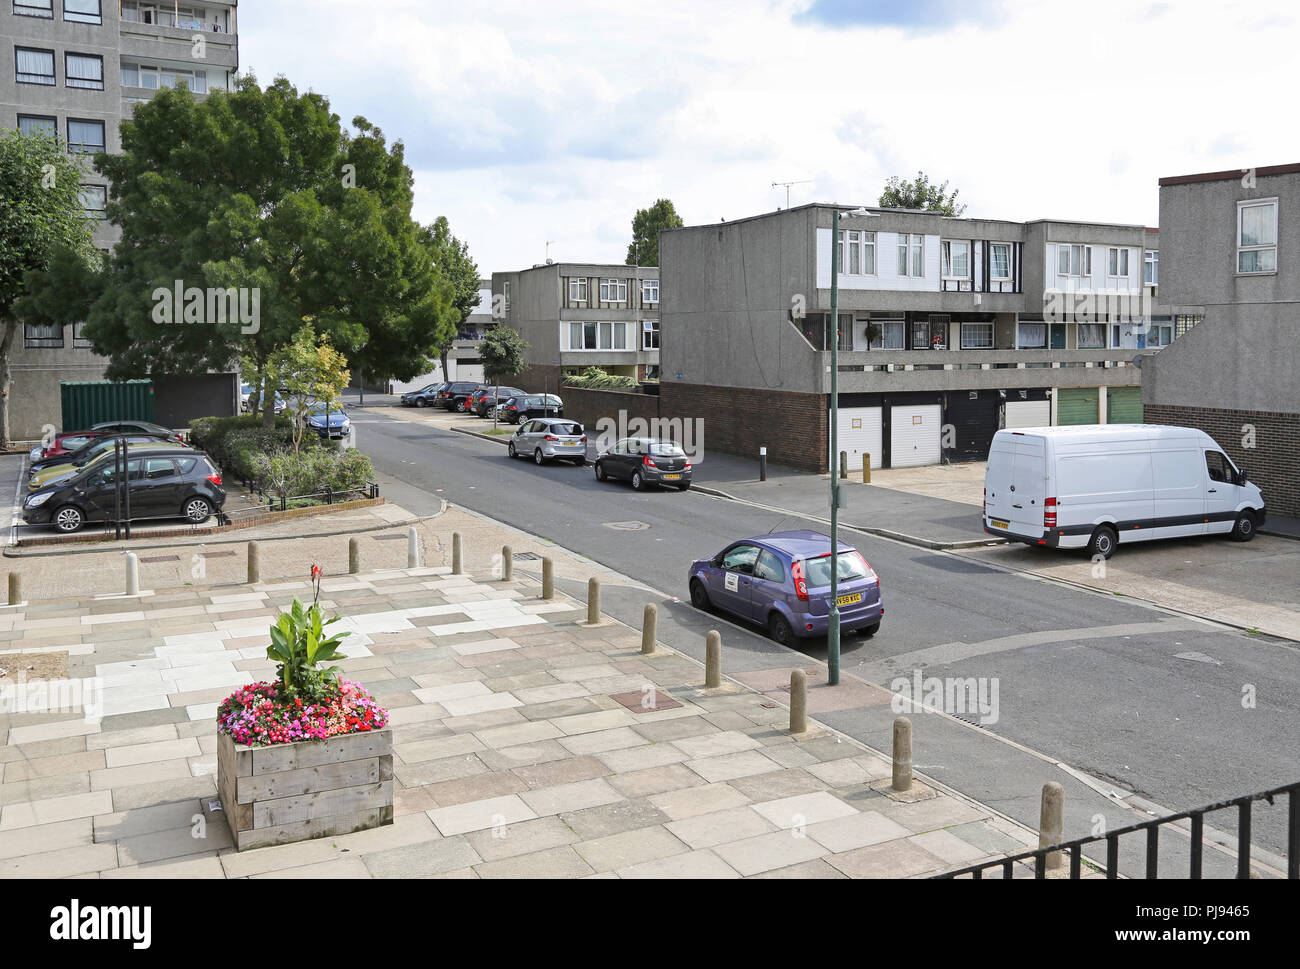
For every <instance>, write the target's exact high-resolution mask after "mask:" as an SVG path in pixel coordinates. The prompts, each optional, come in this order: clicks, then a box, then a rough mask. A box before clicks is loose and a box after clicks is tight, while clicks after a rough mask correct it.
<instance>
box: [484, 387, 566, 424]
mask: <svg viewBox="0 0 1300 969" xmlns="http://www.w3.org/2000/svg"><path fill="white" fill-rule="evenodd" d="M499 416H500V418H501V420H503V421H505V422H506V423H507V424H518V423H519V422H520V421H522V420H527V419H528V418H530V417H563V416H564V401H562V400H560V398H558V397H556V396H555V395H554V394H521V395H519V396H517V397H508V398H505V399H504V400H503V401H502V403H501V413H500V415H499Z"/></svg>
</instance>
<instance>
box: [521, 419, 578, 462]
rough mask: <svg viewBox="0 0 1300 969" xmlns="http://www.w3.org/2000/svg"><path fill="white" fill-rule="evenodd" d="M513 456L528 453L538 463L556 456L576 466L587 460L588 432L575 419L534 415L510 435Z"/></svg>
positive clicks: (526, 454)
mask: <svg viewBox="0 0 1300 969" xmlns="http://www.w3.org/2000/svg"><path fill="white" fill-rule="evenodd" d="M508 450H509V452H510V456H511V457H512V458H517V457H519V456H520V455H524V456H530V455H531V457H532V459H533V461H535V462H536V463H537V464H545V463H546V462H547V461H550V460H552V459H555V458H558V459H560V460H562V461H572V462H573V463H574V464H577V465H580V466H581V465H584V464H586V463H587V435H586V433H585V432H584V431H583V429H582V425H581V424H579V423H578V422H577V421H570V420H565V419H564V418H562V417H534V418H533V419H532V420H526V421H524V422H523V423H521V424H520V425H519V430H517V431H515V432H514V434H512V435H511V436H510V443H509V445H508Z"/></svg>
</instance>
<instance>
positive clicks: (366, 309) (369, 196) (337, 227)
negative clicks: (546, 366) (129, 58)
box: [34, 77, 446, 427]
mask: <svg viewBox="0 0 1300 969" xmlns="http://www.w3.org/2000/svg"><path fill="white" fill-rule="evenodd" d="M353 123H354V125H355V127H356V128H357V130H358V134H357V135H355V136H353V135H351V134H349V133H348V132H346V131H344V130H343V129H342V128H341V126H340V123H339V119H338V116H337V115H335V114H332V113H331V112H330V109H329V102H328V101H327V100H326V99H325V98H324V97H322V96H321V95H319V94H315V93H311V92H308V93H304V94H299V93H298V91H297V90H296V89H295V88H294V87H293V86H292V85H291V84H290V83H289V82H288V81H287V80H285V79H284V78H278V79H276V81H275V82H274V83H272V84H271V85H269V86H267V87H266V88H265V89H263V88H262V87H260V86H259V85H258V83H257V81H256V79H255V78H252V77H243V78H240V79H239V81H238V82H237V84H236V87H235V89H234V90H233V91H229V92H227V91H214V92H212V93H211V94H209V95H208V96H207V98H206V99H205V100H204V101H203V102H201V103H200V102H197V101H195V99H194V97H193V96H192V95H191V94H190V93H189V92H188V91H187V90H185V89H184V88H178V89H176V90H164V91H160V92H159V93H158V94H157V95H156V96H155V97H154V98H153V99H152V100H150V101H149V102H147V103H145V104H140V105H137V106H136V110H135V114H134V118H133V120H131V121H126V122H123V123H122V153H121V154H120V155H113V156H108V155H100V156H98V157H97V158H96V168H97V169H98V170H99V171H100V172H101V173H103V174H104V175H106V176H108V177H109V178H110V179H111V180H112V183H113V200H112V201H111V202H110V204H109V217H110V218H111V219H112V220H113V221H114V222H115V223H117V224H118V225H119V226H120V227H121V229H122V241H121V243H120V244H119V245H118V246H117V247H116V249H115V251H114V254H113V257H112V260H111V263H110V265H109V266H108V267H107V268H106V270H105V271H104V272H102V273H98V274H94V275H92V276H90V277H87V276H85V274H82V275H81V276H76V275H75V274H63V275H56V274H54V273H53V272H51V273H49V274H47V276H48V277H49V278H47V279H46V280H45V282H44V283H43V284H42V286H43V288H44V293H43V294H42V296H43V298H42V296H36V295H35V294H34V298H38V300H39V302H41V303H42V304H46V305H48V303H50V302H52V297H51V296H50V294H52V293H58V292H60V291H66V290H68V289H77V290H78V291H79V292H80V296H81V299H82V301H83V303H84V305H85V307H86V312H85V316H84V318H85V319H86V320H87V323H86V327H85V331H84V332H85V334H86V336H88V337H89V338H90V340H91V341H92V343H93V345H94V348H95V350H96V351H97V352H99V353H102V354H104V355H106V356H108V357H109V361H110V362H109V367H108V376H109V378H110V379H113V380H120V379H126V378H130V377H139V376H144V375H147V374H150V373H158V372H166V373H182V374H183V373H202V372H206V371H209V370H225V369H229V368H231V367H232V366H234V365H235V362H236V361H238V360H240V359H241V358H244V359H246V360H247V361H248V367H249V368H251V370H252V371H253V372H254V373H255V374H257V375H259V377H260V379H259V380H257V381H256V383H258V384H259V385H260V387H261V393H260V394H259V398H260V399H261V400H262V401H269V400H271V399H272V395H273V394H274V391H275V389H276V388H275V387H274V386H273V385H272V382H271V381H270V379H269V374H268V372H267V363H268V361H269V359H270V357H271V355H272V354H273V353H275V351H276V350H278V349H279V348H281V347H284V346H286V345H287V344H289V343H290V342H291V341H292V340H293V338H294V335H295V334H296V333H297V332H298V331H299V330H300V329H301V328H302V326H303V324H304V323H306V322H310V323H312V324H313V326H314V327H315V330H316V332H318V333H324V334H328V335H329V337H330V340H331V344H332V345H333V346H334V347H337V348H338V349H339V350H340V351H342V352H344V353H345V354H348V355H349V356H351V357H354V358H355V359H356V360H357V361H360V362H361V364H362V365H363V366H364V367H365V368H366V369H367V372H368V373H371V374H377V375H380V376H390V375H391V376H398V377H402V376H405V377H408V378H409V377H410V376H414V375H415V374H416V373H420V372H422V369H424V368H427V367H428V366H429V365H430V364H429V361H428V360H427V354H429V353H430V351H431V347H432V345H433V344H434V339H433V337H432V336H431V334H430V330H431V329H436V327H435V323H434V321H435V320H436V319H437V318H439V317H440V315H441V314H440V300H441V299H445V298H446V291H445V288H441V287H440V286H439V277H438V273H437V271H436V269H435V268H434V267H433V265H432V262H431V260H429V259H428V258H427V253H426V252H425V251H424V249H423V247H421V246H420V245H419V241H418V227H417V226H416V225H415V223H413V221H412V220H411V217H410V208H411V200H412V195H413V190H412V185H413V178H412V175H411V172H410V169H409V168H407V166H406V164H405V162H404V160H403V149H402V146H401V143H400V142H398V143H396V144H394V145H393V146H391V147H389V146H388V145H386V144H385V142H384V138H383V134H382V133H381V132H380V131H379V130H378V129H376V128H374V127H372V126H371V125H369V124H368V123H367V122H366V121H365V119H364V118H358V119H355V121H354V122H353ZM169 293H171V294H174V293H180V294H181V295H182V296H183V297H184V304H185V305H184V307H183V309H182V307H181V306H180V305H177V301H176V299H175V297H174V296H169V295H168V294H169ZM191 293H192V294H194V297H195V299H194V300H191V298H190V294H191ZM169 304H171V305H169ZM236 310H237V311H236ZM408 371H409V373H408ZM262 416H263V421H264V423H265V425H266V426H267V427H270V426H272V425H273V423H274V419H275V417H274V409H273V408H270V407H263V408H262Z"/></svg>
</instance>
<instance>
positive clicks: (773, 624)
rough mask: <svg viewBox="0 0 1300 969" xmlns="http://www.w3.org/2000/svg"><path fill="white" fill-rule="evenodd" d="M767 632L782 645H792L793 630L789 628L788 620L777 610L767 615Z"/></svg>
mask: <svg viewBox="0 0 1300 969" xmlns="http://www.w3.org/2000/svg"><path fill="white" fill-rule="evenodd" d="M767 633H768V635H769V636H771V637H772V639H774V640H775V641H776V642H778V643H780V644H781V645H782V646H793V645H794V630H793V629H791V628H790V621H789V620H788V619H786V618H785V616H783V615H781V614H780V613H779V612H774V613H772V615H770V616H768V619H767Z"/></svg>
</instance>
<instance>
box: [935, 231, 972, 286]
mask: <svg viewBox="0 0 1300 969" xmlns="http://www.w3.org/2000/svg"><path fill="white" fill-rule="evenodd" d="M953 246H961V248H962V249H964V250H965V252H966V255H965V259H966V271H965V272H964V273H958V272H955V271H954V270H953V257H952V248H953ZM939 266H940V272H941V273H942V274H943V278H944V279H970V278H971V245H970V242H968V241H964V240H961V239H945V240H944V241H943V242H942V243H940V246H939Z"/></svg>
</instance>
